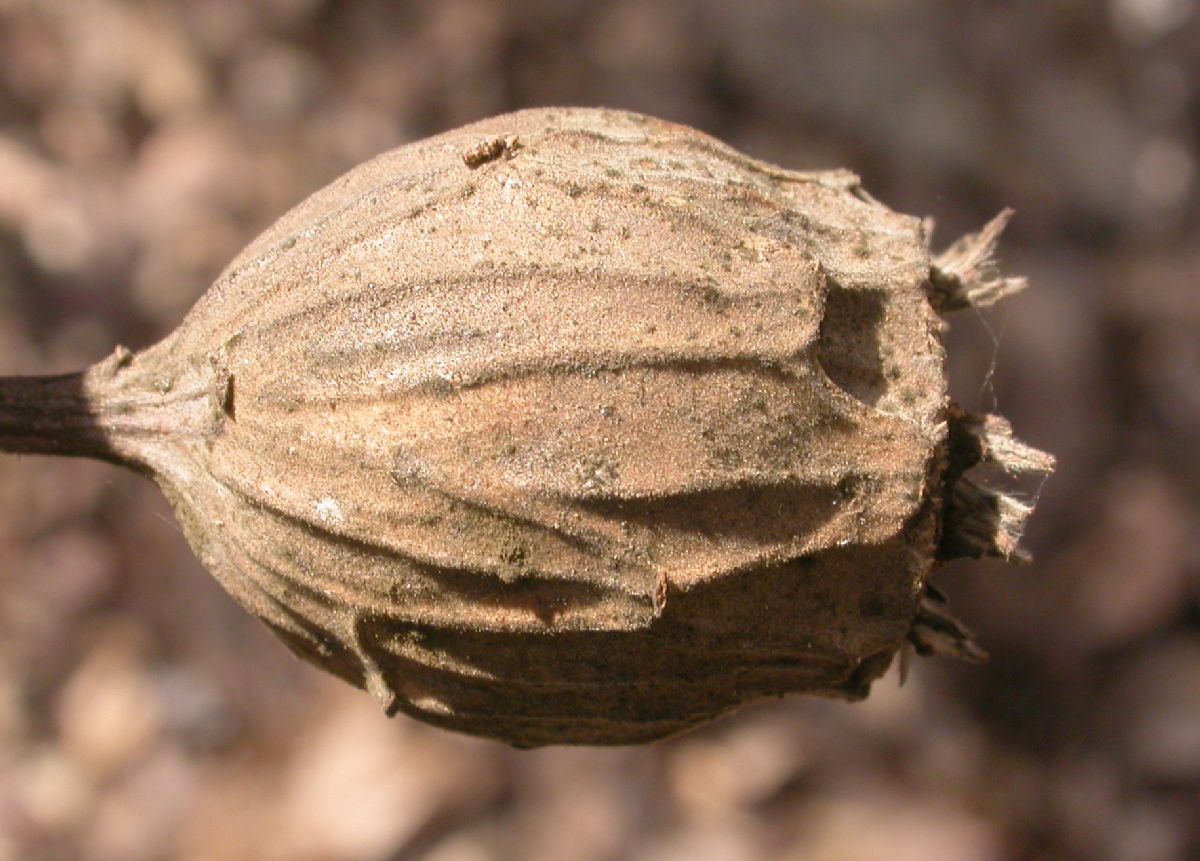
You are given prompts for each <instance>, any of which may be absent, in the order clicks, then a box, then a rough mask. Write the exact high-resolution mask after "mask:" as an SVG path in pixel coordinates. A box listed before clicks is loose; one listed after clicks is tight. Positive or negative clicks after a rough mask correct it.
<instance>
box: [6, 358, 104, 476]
mask: <svg viewBox="0 0 1200 861" xmlns="http://www.w3.org/2000/svg"><path fill="white" fill-rule="evenodd" d="M0 452H13V453H16V454H57V455H65V456H68V457H93V458H99V459H101V460H109V461H114V462H121V461H122V458H120V457H119V456H118V455H117V453H116V452H115V451H113V448H112V445H111V444H110V443H109V439H108V435H107V434H106V433H105V432H104V431H103V429H102V428H101V426H100V423H99V422H98V421H97V420H96V416H95V413H94V411H93V408H92V405H91V403H90V401H89V399H88V397H87V394H86V392H85V389H84V374H83V372H79V373H75V374H64V375H62V376H58V377H0Z"/></svg>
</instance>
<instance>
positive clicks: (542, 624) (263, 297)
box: [0, 109, 1051, 746]
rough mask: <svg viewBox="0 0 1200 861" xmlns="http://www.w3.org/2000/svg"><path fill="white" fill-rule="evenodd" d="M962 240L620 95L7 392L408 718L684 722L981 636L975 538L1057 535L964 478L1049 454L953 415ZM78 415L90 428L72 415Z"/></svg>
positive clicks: (644, 731)
mask: <svg viewBox="0 0 1200 861" xmlns="http://www.w3.org/2000/svg"><path fill="white" fill-rule="evenodd" d="M1002 226H1003V219H999V220H998V221H997V222H994V223H993V225H991V226H990V227H989V229H988V230H986V231H985V232H984V233H981V234H980V235H979V236H976V237H969V238H968V239H967V240H964V241H963V242H961V243H959V244H958V245H957V246H955V247H954V248H952V249H951V250H950V251H949V252H947V254H946V255H944V256H943V257H942V258H939V259H937V260H931V258H930V254H929V251H928V248H927V242H926V235H925V228H924V226H923V224H922V222H921V221H919V220H917V219H915V218H911V217H909V216H904V215H899V214H896V213H894V212H892V211H890V210H888V209H887V208H885V207H883V206H881V205H880V204H878V203H877V202H875V201H874V200H872V199H871V198H870V197H869V196H867V195H866V194H865V193H864V192H863V191H862V190H861V188H860V187H859V183H858V180H857V179H856V178H855V177H854V176H852V175H851V174H849V173H843V172H830V173H824V172H823V173H794V172H791V171H786V170H782V169H779V168H775V167H772V166H770V165H767V164H764V163H761V162H757V161H754V160H752V159H749V158H747V157H745V156H743V155H741V154H739V153H737V152H735V151H733V150H731V149H729V148H728V147H726V146H724V145H722V144H720V143H718V142H717V141H715V140H713V139H711V138H709V137H706V136H704V135H702V134H700V133H698V132H696V131H694V130H691V129H688V128H685V127H682V126H677V125H671V124H668V123H664V122H661V121H658V120H653V119H649V118H647V117H641V116H636V115H632V114H626V113H618V112H612V111H604V110H573V109H572V110H534V111H525V112H522V113H517V114H511V115H507V116H502V117H497V118H495V119H492V120H488V121H486V122H483V123H479V124H476V125H473V126H468V127H466V128H463V129H460V130H457V131H454V132H450V133H447V134H444V135H440V136H438V137H435V138H431V139H429V140H426V141H422V142H420V143H416V144H413V145H411V146H407V147H403V148H401V149H398V150H395V151H393V152H390V153H387V154H385V155H383V156H380V157H379V158H377V159H375V160H373V161H371V162H368V163H367V164H364V165H362V166H360V167H359V168H357V169H355V170H353V171H351V172H350V173H349V174H347V175H346V176H344V177H342V178H341V179H339V180H337V181H336V182H334V183H333V184H332V185H330V186H328V187H327V188H325V189H323V190H322V191H320V192H318V193H317V194H315V195H313V196H312V197H311V198H309V199H308V200H307V201H305V202H304V203H302V204H301V205H300V206H298V207H296V209H294V210H293V211H292V212H290V213H288V214H287V215H285V216H284V217H283V218H282V219H280V220H279V222H278V223H276V224H275V225H274V226H273V227H272V228H271V229H270V230H268V231H267V232H266V233H264V234H263V235H262V236H260V237H259V238H258V239H257V240H256V241H255V242H254V243H253V244H251V245H250V247H249V248H247V249H246V250H245V251H244V252H243V253H242V254H241V255H240V256H239V257H238V258H237V259H236V260H235V261H234V262H233V263H232V264H231V265H230V266H229V268H228V269H227V270H226V271H225V272H224V273H223V274H222V275H221V277H220V278H219V279H218V281H217V282H216V284H215V285H214V286H213V287H212V289H211V290H210V291H209V292H208V294H207V295H205V296H204V297H203V299H201V301H200V302H199V303H198V304H197V306H196V307H195V308H194V309H193V310H192V312H191V313H190V314H189V315H188V317H187V318H186V320H185V321H184V322H183V324H182V325H181V326H180V327H179V329H178V330H176V331H175V332H174V333H173V334H172V335H170V336H169V337H168V338H166V339H165V340H164V341H162V342H161V343H159V344H158V345H156V346H154V347H151V348H150V349H148V350H146V351H144V352H142V353H139V354H136V355H131V354H129V353H128V352H125V351H118V352H117V353H116V354H114V356H113V357H110V359H109V360H107V361H106V362H105V363H102V364H101V365H99V366H97V367H95V368H93V369H91V370H90V371H88V372H86V373H85V374H83V375H80V376H78V377H71V378H61V379H58V380H52V381H38V380H7V381H3V384H2V385H0V447H4V448H8V449H10V450H22V451H53V452H57V453H67V454H87V455H92V456H99V457H105V458H108V459H111V460H115V461H118V462H121V463H125V464H128V465H132V466H135V467H137V468H139V469H142V470H144V471H146V472H148V473H149V474H151V475H152V476H153V477H154V478H155V479H156V480H157V481H158V483H159V484H160V485H161V486H162V488H163V490H164V491H165V492H166V493H167V495H168V497H169V498H170V500H171V502H172V504H173V505H174V507H175V510H176V512H177V514H178V517H179V520H180V522H181V523H182V524H183V527H184V531H185V533H186V535H187V537H188V540H189V542H190V543H191V545H192V546H193V547H194V548H195V550H196V552H197V554H198V555H199V556H200V558H201V559H202V560H203V562H204V564H205V565H206V566H207V567H208V568H209V570H211V571H212V572H213V574H214V575H216V577H217V578H218V579H219V580H220V581H221V583H222V584H223V585H224V586H225V588H226V589H228V591H229V592H230V593H231V594H233V595H234V596H235V597H236V598H237V599H238V600H239V601H240V602H241V603H242V604H243V605H244V606H245V607H247V608H248V609H249V610H251V611H252V612H254V613H255V614H256V615H258V616H259V617H260V618H261V619H263V621H265V622H266V623H267V624H268V625H270V626H271V627H272V628H273V629H274V630H275V631H276V632H277V633H278V634H279V635H280V636H281V637H282V638H283V639H284V640H285V641H286V642H287V643H288V644H289V645H290V646H291V647H292V648H293V649H294V650H295V651H296V652H297V653H298V654H300V655H301V656H303V657H305V658H307V659H309V660H311V661H313V662H315V663H317V664H319V665H321V666H323V667H325V668H326V669H328V670H330V671H332V672H334V673H336V674H338V675H339V676H341V677H343V678H345V679H346V680H348V681H350V682H351V683H353V684H356V685H359V686H362V687H365V688H367V689H369V690H370V691H371V692H372V693H374V694H375V695H376V696H377V697H378V698H379V699H380V700H381V701H382V703H383V705H384V707H385V708H386V709H387V710H388V711H389V713H391V712H394V711H396V710H401V711H404V712H407V713H409V714H411V715H414V716H416V717H419V718H421V719H423V720H427V721H430V722H433V723H437V724H440V725H443V726H447V727H450V728H453V729H457V730H462V731H466V732H471V733H475V734H479V735H486V736H492V737H495V738H499V739H502V740H505V741H507V742H510V743H513V744H517V745H521V746H529V745H539V744H549V743H623V742H634V741H642V740H647V739H652V738H657V737H660V736H664V735H667V734H670V733H674V732H677V731H679V730H682V729H684V728H686V727H688V726H691V725H693V724H696V723H698V722H700V721H703V720H705V719H708V718H711V717H713V716H715V715H717V714H719V713H722V712H724V711H727V710H729V709H731V708H733V707H734V706H737V705H738V704H740V703H743V702H746V701H749V700H753V699H756V698H760V697H763V696H768V695H776V694H784V693H789V692H795V691H802V692H809V693H818V694H826V695H835V696H841V697H847V698H858V697H862V696H864V695H865V694H866V692H867V690H868V686H869V684H870V682H871V681H872V680H873V679H874V678H876V677H877V676H878V675H879V674H880V673H882V672H883V670H884V669H885V668H886V667H887V665H888V664H889V662H890V661H891V659H892V657H893V655H894V654H895V653H896V651H897V650H898V649H899V648H900V647H901V646H902V645H903V644H904V643H905V642H906V641H908V642H912V643H913V644H915V645H916V646H917V648H918V650H920V651H952V652H958V653H962V654H968V655H969V654H972V653H973V652H974V650H975V647H974V646H973V644H972V642H971V639H970V636H969V634H968V633H967V632H966V631H965V629H963V628H961V626H958V625H957V623H955V622H953V621H952V620H951V619H950V618H949V617H948V616H946V615H945V614H944V613H943V612H942V611H941V610H939V609H938V608H937V607H936V601H934V600H932V598H931V596H935V595H936V593H930V592H929V591H928V589H927V584H928V579H929V576H930V573H931V571H932V570H933V568H934V567H935V565H936V564H937V561H938V559H939V558H940V557H942V556H945V555H948V554H955V555H963V554H967V555H984V554H993V555H1003V556H1009V557H1014V556H1016V555H1017V553H1018V551H1017V546H1016V537H1018V536H1019V531H1020V527H1021V522H1022V521H1023V519H1024V516H1025V515H1026V514H1027V513H1028V511H1027V509H1024V508H1023V507H1021V506H1020V504H1019V503H1017V502H1016V501H1015V500H1012V499H1010V498H1008V497H1005V496H1003V495H1002V494H999V493H997V492H996V491H991V490H988V489H986V488H984V487H982V486H981V485H979V484H977V483H975V482H974V481H972V480H971V479H970V478H968V477H965V476H964V475H963V473H964V472H965V471H966V470H967V469H968V468H969V467H970V466H971V465H973V464H974V463H976V462H979V461H982V460H986V459H988V458H991V459H995V460H999V461H1000V462H1001V463H1002V464H1005V465H1008V466H1010V467H1012V468H1014V469H1032V470H1041V471H1046V470H1048V469H1049V467H1050V463H1051V461H1050V459H1049V458H1048V457H1047V456H1045V455H1042V454H1041V453H1040V452H1036V451H1034V450H1032V449H1028V448H1027V447H1024V446H1021V445H1020V444H1019V443H1017V442H1015V441H1014V440H1013V439H1012V437H1011V435H1010V433H1009V432H1008V429H1007V426H1006V425H1004V424H1003V423H1002V422H1001V421H1000V420H998V419H996V418H995V417H978V416H970V415H967V414H966V413H964V412H962V411H961V410H958V409H957V408H955V407H954V406H953V405H952V404H950V403H949V401H948V400H947V395H946V388H945V376H944V371H943V352H942V346H941V342H940V339H939V335H940V331H941V319H940V317H939V316H938V313H937V310H949V309H952V308H954V307H960V306H965V305H972V304H987V303H989V302H990V301H992V300H994V299H995V298H998V297H999V296H1001V295H1003V294H1005V293H1008V292H1012V291H1013V290H1015V289H1018V288H1019V287H1020V286H1022V284H1021V282H1019V281H1018V280H1015V279H1001V278H999V277H997V276H996V275H995V274H994V272H993V271H992V268H991V266H990V252H991V248H992V246H993V244H994V242H995V239H996V234H998V233H999V230H1000V228H1001V227H1002ZM47 428H49V429H50V430H47Z"/></svg>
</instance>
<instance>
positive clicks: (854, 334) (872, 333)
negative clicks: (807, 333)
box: [817, 287, 887, 407]
mask: <svg viewBox="0 0 1200 861" xmlns="http://www.w3.org/2000/svg"><path fill="white" fill-rule="evenodd" d="M886 301H887V297H886V296H885V294H884V293H883V292H881V291H879V290H848V289H845V288H840V287H833V288H832V289H831V290H830V291H829V295H828V297H827V298H826V302H825V318H824V319H823V320H822V321H821V339H820V341H819V342H818V344H817V360H818V361H819V362H820V363H821V367H823V368H824V369H825V373H826V374H827V375H828V376H829V379H831V380H832V381H833V382H834V383H835V384H836V385H837V386H838V388H840V389H842V390H843V391H845V392H846V393H847V394H849V395H850V396H852V397H854V398H856V399H858V400H860V401H862V402H863V403H864V404H866V405H867V406H870V407H873V406H875V404H876V403H878V402H879V399H880V398H881V397H883V395H884V394H885V393H886V392H887V378H886V377H885V376H884V368H883V356H882V354H881V352H880V346H879V328H880V326H882V325H883V321H884V304H885V302H886Z"/></svg>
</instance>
